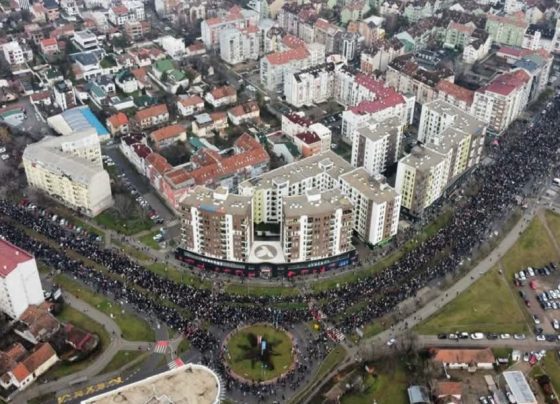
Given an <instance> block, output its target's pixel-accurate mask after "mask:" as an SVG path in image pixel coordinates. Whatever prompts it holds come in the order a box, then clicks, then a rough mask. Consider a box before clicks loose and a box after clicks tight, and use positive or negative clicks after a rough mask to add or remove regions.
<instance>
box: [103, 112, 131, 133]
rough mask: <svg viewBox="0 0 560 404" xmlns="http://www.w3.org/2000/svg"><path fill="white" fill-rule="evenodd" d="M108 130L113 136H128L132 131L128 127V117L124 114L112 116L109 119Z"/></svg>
mask: <svg viewBox="0 0 560 404" xmlns="http://www.w3.org/2000/svg"><path fill="white" fill-rule="evenodd" d="M107 129H108V130H109V132H110V133H111V136H121V135H126V134H128V132H129V131H130V128H129V126H128V117H127V116H126V115H125V114H124V113H123V112H119V113H116V114H115V115H111V116H110V117H109V118H107Z"/></svg>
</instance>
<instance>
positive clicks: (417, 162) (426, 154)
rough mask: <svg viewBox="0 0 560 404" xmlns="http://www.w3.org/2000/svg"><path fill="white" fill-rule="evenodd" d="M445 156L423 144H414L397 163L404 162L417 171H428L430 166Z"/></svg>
mask: <svg viewBox="0 0 560 404" xmlns="http://www.w3.org/2000/svg"><path fill="white" fill-rule="evenodd" d="M444 160H445V157H444V156H443V155H442V154H440V153H438V152H436V151H434V150H432V149H430V148H427V147H424V146H415V147H414V148H413V149H412V151H411V152H410V154H409V155H408V156H405V157H403V158H402V159H401V160H400V161H399V164H401V163H402V164H406V165H407V166H410V167H414V168H415V169H417V170H419V171H429V170H430V169H431V168H432V167H434V166H436V165H438V164H440V163H441V162H442V161H444Z"/></svg>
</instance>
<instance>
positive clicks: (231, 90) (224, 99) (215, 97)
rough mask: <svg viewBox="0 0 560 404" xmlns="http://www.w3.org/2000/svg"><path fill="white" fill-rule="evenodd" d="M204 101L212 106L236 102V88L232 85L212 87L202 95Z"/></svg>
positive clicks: (216, 106) (217, 106)
mask: <svg viewBox="0 0 560 404" xmlns="http://www.w3.org/2000/svg"><path fill="white" fill-rule="evenodd" d="M204 99H205V100H206V102H207V103H208V104H210V105H212V107H214V108H220V107H223V106H226V105H231V104H235V103H236V102H237V90H236V89H235V87H233V86H222V87H217V88H214V89H213V90H212V91H209V92H208V93H206V94H205V95H204Z"/></svg>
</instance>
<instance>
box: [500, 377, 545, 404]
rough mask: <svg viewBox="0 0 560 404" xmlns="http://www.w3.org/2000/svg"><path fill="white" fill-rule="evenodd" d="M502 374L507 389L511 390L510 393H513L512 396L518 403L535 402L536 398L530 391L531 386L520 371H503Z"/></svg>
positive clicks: (529, 403)
mask: <svg viewBox="0 0 560 404" xmlns="http://www.w3.org/2000/svg"><path fill="white" fill-rule="evenodd" d="M503 376H504V380H505V381H506V383H507V385H508V387H509V390H510V391H511V394H513V397H514V398H515V401H516V402H517V403H518V404H533V403H535V404H536V403H537V399H536V398H535V395H534V394H533V392H532V391H531V387H530V386H529V384H528V383H527V379H526V378H525V376H524V375H523V373H522V372H520V371H511V372H504V373H503Z"/></svg>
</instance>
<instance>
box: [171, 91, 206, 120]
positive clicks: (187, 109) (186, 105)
mask: <svg viewBox="0 0 560 404" xmlns="http://www.w3.org/2000/svg"><path fill="white" fill-rule="evenodd" d="M203 110H204V100H203V99H202V98H201V97H199V96H198V95H191V96H186V97H181V98H179V100H177V111H179V114H180V115H181V116H182V117H187V116H191V115H193V114H195V113H197V112H201V111H203Z"/></svg>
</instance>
